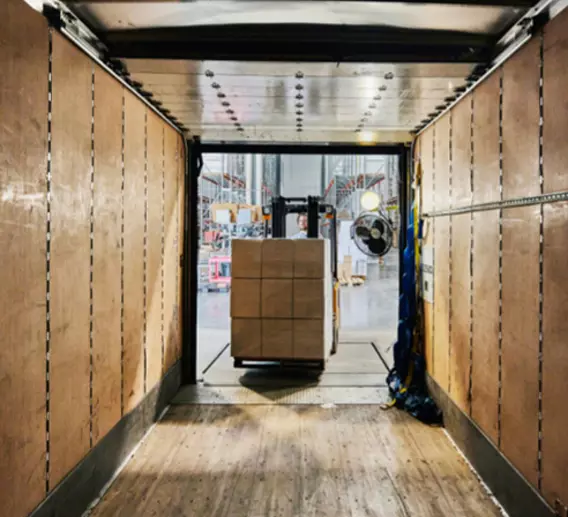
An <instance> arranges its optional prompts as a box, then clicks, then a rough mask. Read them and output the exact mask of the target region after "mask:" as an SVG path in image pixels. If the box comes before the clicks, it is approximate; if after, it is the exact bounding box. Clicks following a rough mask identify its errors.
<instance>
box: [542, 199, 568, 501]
mask: <svg viewBox="0 0 568 517" xmlns="http://www.w3.org/2000/svg"><path fill="white" fill-rule="evenodd" d="M567 253H568V203H566V202H563V203H554V204H550V205H546V206H545V211H544V320H543V324H544V328H543V336H544V342H543V347H544V350H543V352H544V355H543V399H542V405H543V407H542V409H543V420H542V431H543V439H542V467H543V479H542V487H543V492H544V495H545V497H546V499H547V500H548V502H549V503H550V504H551V505H553V504H554V501H555V500H556V499H557V498H558V499H560V500H561V501H564V503H566V502H567V501H568V440H567V439H566V430H567V429H568V411H566V394H567V393H568V375H566V372H568V346H567V342H566V336H568V318H567V317H566V307H568V272H567V270H566V255H567Z"/></svg>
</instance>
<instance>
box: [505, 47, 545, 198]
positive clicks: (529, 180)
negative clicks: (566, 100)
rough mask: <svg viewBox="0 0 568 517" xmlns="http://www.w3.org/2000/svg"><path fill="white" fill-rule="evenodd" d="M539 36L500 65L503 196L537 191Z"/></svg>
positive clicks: (530, 193)
mask: <svg viewBox="0 0 568 517" xmlns="http://www.w3.org/2000/svg"><path fill="white" fill-rule="evenodd" d="M539 81H540V40H539V38H534V39H532V40H531V41H530V42H529V43H527V44H526V45H525V46H524V47H523V48H522V49H521V50H519V52H518V53H516V54H515V55H514V56H513V57H512V58H511V59H510V60H509V61H507V62H506V63H505V64H504V65H503V197H504V199H512V198H518V197H526V196H535V195H538V194H540V184H539V169H538V163H539V120H540V113H539Z"/></svg>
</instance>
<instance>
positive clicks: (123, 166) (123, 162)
mask: <svg viewBox="0 0 568 517" xmlns="http://www.w3.org/2000/svg"><path fill="white" fill-rule="evenodd" d="M125 144H126V96H125V91H124V88H122V144H121V145H122V148H121V155H120V172H121V183H120V207H121V209H120V415H121V416H124V221H125V211H124V197H125V179H126V160H125V158H126V156H125Z"/></svg>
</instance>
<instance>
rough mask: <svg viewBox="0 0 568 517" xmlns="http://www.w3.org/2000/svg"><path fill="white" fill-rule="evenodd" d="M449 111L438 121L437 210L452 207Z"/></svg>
mask: <svg viewBox="0 0 568 517" xmlns="http://www.w3.org/2000/svg"><path fill="white" fill-rule="evenodd" d="M451 116H452V113H451V112H449V113H447V114H446V115H444V116H443V117H442V118H441V119H440V120H438V122H436V138H435V144H434V145H435V146H436V149H435V152H436V157H435V159H434V171H435V178H434V188H435V192H436V195H435V198H434V206H435V208H436V211H439V210H445V209H447V208H449V207H450V201H451V200H450V117H451Z"/></svg>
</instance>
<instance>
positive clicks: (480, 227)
mask: <svg viewBox="0 0 568 517" xmlns="http://www.w3.org/2000/svg"><path fill="white" fill-rule="evenodd" d="M498 405H499V211H498V210H494V211H492V212H476V213H475V214H474V219H473V364H472V400H471V415H472V418H473V420H474V421H475V422H476V423H477V425H478V426H479V427H480V428H481V429H482V431H483V432H484V433H485V434H486V435H487V436H488V437H489V438H490V439H491V440H492V441H493V443H497V439H498V424H497V413H498Z"/></svg>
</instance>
